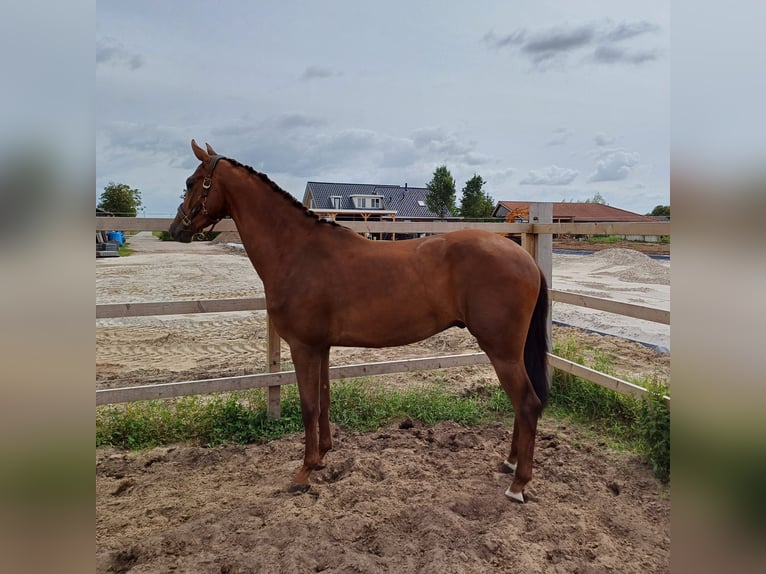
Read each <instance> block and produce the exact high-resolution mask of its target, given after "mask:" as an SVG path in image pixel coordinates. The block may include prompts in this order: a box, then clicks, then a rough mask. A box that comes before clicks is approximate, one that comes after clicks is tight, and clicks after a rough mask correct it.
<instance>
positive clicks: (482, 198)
mask: <svg viewBox="0 0 766 574" xmlns="http://www.w3.org/2000/svg"><path fill="white" fill-rule="evenodd" d="M485 183H486V182H485V181H484V179H483V178H482V177H481V176H480V175H476V174H473V177H472V178H471V179H469V180H468V181H466V182H465V187H464V188H463V196H462V197H461V199H460V215H462V216H463V217H474V218H482V217H491V216H492V212H493V211H494V209H495V201H494V200H493V199H492V196H490V195H489V194H488V193H485V192H484V191H483V190H482V187H483V186H484V184H485Z"/></svg>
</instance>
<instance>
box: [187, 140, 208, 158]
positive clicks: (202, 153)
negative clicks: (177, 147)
mask: <svg viewBox="0 0 766 574" xmlns="http://www.w3.org/2000/svg"><path fill="white" fill-rule="evenodd" d="M191 146H192V151H193V152H194V155H195V156H197V159H198V160H200V161H207V160H209V159H210V155H208V153H207V152H206V151H205V150H204V149H202V148H201V147H199V146H198V145H197V142H196V141H194V140H192V142H191Z"/></svg>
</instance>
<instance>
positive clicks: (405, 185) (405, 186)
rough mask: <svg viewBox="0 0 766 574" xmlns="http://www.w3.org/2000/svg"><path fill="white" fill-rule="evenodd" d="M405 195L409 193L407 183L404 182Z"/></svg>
mask: <svg viewBox="0 0 766 574" xmlns="http://www.w3.org/2000/svg"><path fill="white" fill-rule="evenodd" d="M404 193H407V182H406V181H405V182H404Z"/></svg>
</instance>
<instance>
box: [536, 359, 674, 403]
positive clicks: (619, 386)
mask: <svg viewBox="0 0 766 574" xmlns="http://www.w3.org/2000/svg"><path fill="white" fill-rule="evenodd" d="M548 362H549V364H550V365H551V366H552V367H553V368H555V369H559V370H560V371H564V372H565V373H569V374H571V375H574V376H575V377H580V378H581V379H585V380H586V381H590V382H591V383H595V384H597V385H599V386H601V387H606V388H607V389H612V390H613V391H616V392H618V393H620V394H623V395H631V396H634V397H637V398H641V397H644V396H646V394H647V393H648V391H647V390H646V389H645V388H643V387H640V386H638V385H634V384H633V383H629V382H627V381H623V380H622V379H618V378H617V377H613V376H611V375H607V374H605V373H600V372H599V371H594V370H593V369H590V368H588V367H585V366H583V365H580V364H578V363H575V362H573V361H569V360H567V359H564V358H562V357H559V356H558V355H554V354H552V353H548ZM665 404H666V405H667V406H668V408H669V407H670V397H667V396H666V397H665Z"/></svg>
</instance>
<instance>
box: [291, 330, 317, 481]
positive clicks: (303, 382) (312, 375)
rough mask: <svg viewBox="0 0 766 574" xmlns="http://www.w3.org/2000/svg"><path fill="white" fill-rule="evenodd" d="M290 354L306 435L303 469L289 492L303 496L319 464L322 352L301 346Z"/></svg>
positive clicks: (294, 347)
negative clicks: (312, 472)
mask: <svg viewBox="0 0 766 574" xmlns="http://www.w3.org/2000/svg"><path fill="white" fill-rule="evenodd" d="M290 354H291V356H292V359H293V364H294V365H295V374H296V377H297V378H298V392H299V394H300V398H301V415H302V418H303V429H304V432H305V435H306V446H305V451H304V455H303V466H302V467H301V469H300V470H299V471H298V474H296V475H295V477H294V478H293V481H292V483H291V484H290V487H289V490H290V491H291V492H305V491H307V490H308V489H309V487H310V476H311V471H312V470H314V469H315V468H317V467H318V466H319V465H320V463H321V460H322V455H321V454H320V450H319V434H318V428H317V427H318V421H319V413H320V409H321V402H320V380H321V376H320V375H321V370H322V357H323V350H321V349H319V350H318V349H315V348H313V347H307V346H303V345H291V346H290Z"/></svg>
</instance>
